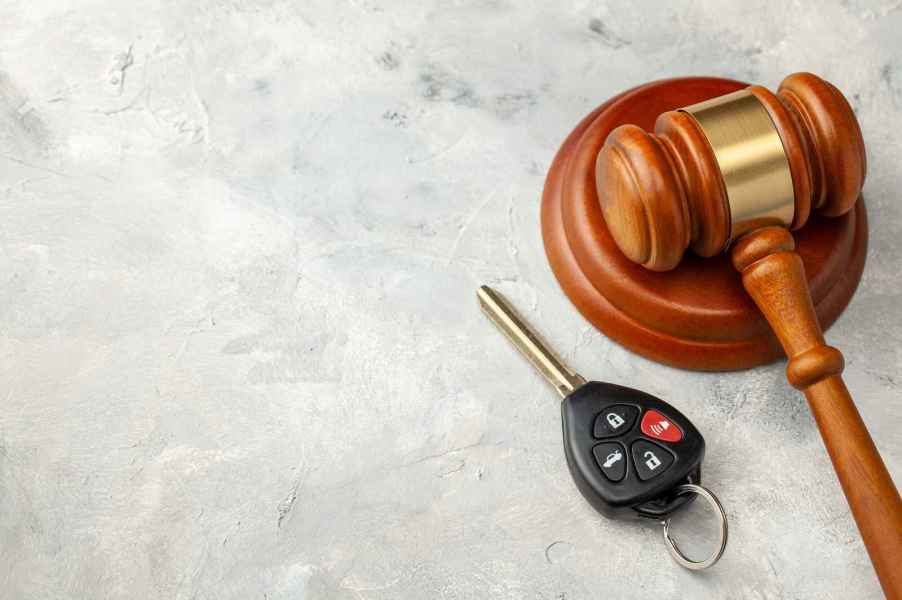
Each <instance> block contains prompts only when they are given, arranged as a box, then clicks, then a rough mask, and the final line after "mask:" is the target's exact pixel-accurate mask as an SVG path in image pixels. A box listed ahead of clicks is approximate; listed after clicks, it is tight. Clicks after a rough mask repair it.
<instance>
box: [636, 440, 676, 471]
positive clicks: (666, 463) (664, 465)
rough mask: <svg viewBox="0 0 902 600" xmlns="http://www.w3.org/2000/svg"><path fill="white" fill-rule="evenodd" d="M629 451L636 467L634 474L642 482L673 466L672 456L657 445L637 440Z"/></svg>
mask: <svg viewBox="0 0 902 600" xmlns="http://www.w3.org/2000/svg"><path fill="white" fill-rule="evenodd" d="M631 450H632V453H633V464H635V465H636V472H637V473H638V474H639V479H641V480H642V481H648V480H649V479H651V478H652V477H657V476H658V475H660V474H661V473H663V472H664V471H666V470H667V469H668V468H669V467H670V465H672V464H673V454H671V453H670V451H669V450H666V449H665V448H663V447H662V446H659V445H657V444H653V443H651V442H647V441H645V440H638V441H636V442H635V443H634V444H633V447H632V448H631Z"/></svg>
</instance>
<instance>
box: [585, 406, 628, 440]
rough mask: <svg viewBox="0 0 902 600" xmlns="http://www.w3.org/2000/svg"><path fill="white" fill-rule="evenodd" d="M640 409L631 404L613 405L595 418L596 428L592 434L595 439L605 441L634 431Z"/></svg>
mask: <svg viewBox="0 0 902 600" xmlns="http://www.w3.org/2000/svg"><path fill="white" fill-rule="evenodd" d="M638 416H639V409H638V408H636V407H635V406H630V405H629V404H613V405H611V406H608V407H607V408H605V409H604V410H603V411H601V412H600V413H599V414H598V416H597V417H595V427H594V430H593V432H592V434H593V435H594V436H595V439H598V440H600V439H603V438H608V437H614V436H616V435H622V434H624V433H626V432H627V431H629V430H630V429H632V427H633V423H635V422H636V417H638Z"/></svg>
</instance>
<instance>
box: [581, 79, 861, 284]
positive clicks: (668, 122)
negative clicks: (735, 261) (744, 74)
mask: <svg viewBox="0 0 902 600" xmlns="http://www.w3.org/2000/svg"><path fill="white" fill-rule="evenodd" d="M595 167H596V171H595V175H596V185H597V189H598V199H599V202H600V204H601V209H602V212H603V213H604V218H605V222H606V224H607V227H608V230H609V231H610V233H611V236H612V237H613V238H614V240H615V241H616V243H617V245H618V246H619V247H620V249H621V250H622V251H623V253H624V254H625V255H626V256H627V257H628V258H629V259H630V260H632V261H633V262H636V263H639V264H641V265H643V266H645V267H647V268H649V269H652V270H654V271H667V270H670V269H672V268H674V267H675V266H676V265H677V264H678V263H679V262H680V259H681V258H682V256H683V253H684V252H685V250H686V248H691V249H692V250H693V251H694V252H695V253H696V254H698V255H700V256H713V255H715V254H717V253H719V252H722V251H724V250H725V249H726V248H727V247H728V246H729V245H730V243H731V242H732V241H734V240H736V239H738V238H739V237H741V236H742V235H744V234H746V233H748V232H750V231H753V230H755V229H758V228H760V227H764V226H769V225H780V226H783V227H787V228H790V229H798V228H799V227H802V226H803V225H804V224H805V223H806V222H807V221H808V217H809V216H810V215H811V212H812V211H817V212H818V213H821V214H824V215H827V216H839V215H842V214H844V213H845V212H847V211H848V210H849V209H851V208H852V206H853V205H854V204H855V201H856V200H857V199H858V196H859V194H860V192H861V187H862V185H863V183H864V177H865V170H866V159H865V149H864V141H863V140H862V137H861V129H860V128H859V126H858V121H857V120H856V118H855V114H854V113H853V112H852V108H851V107H850V106H849V103H848V102H847V101H846V99H845V98H844V97H843V95H842V94H841V93H840V92H839V90H837V89H836V88H835V87H834V86H833V85H831V84H830V83H828V82H827V81H824V80H823V79H821V78H819V77H817V76H816V75H812V74H810V73H796V74H793V75H790V76H789V77H787V78H786V79H784V80H783V81H782V83H781V84H780V87H779V88H778V90H777V93H776V94H774V93H772V92H770V91H768V90H767V89H765V88H763V87H760V86H754V85H753V86H751V87H748V88H745V89H743V90H740V91H738V92H733V93H732V94H727V95H725V96H720V97H718V98H713V99H711V100H708V101H706V102H702V103H700V104H694V105H692V106H687V107H685V108H681V109H678V110H673V111H669V112H665V113H663V114H661V115H660V116H659V117H658V119H657V121H656V123H655V131H654V133H648V132H646V131H645V130H643V129H641V128H640V127H637V126H635V125H622V126H620V127H618V128H617V129H615V130H613V131H612V132H611V133H610V135H609V136H608V138H607V140H606V141H605V143H604V146H603V147H602V149H601V151H600V152H599V154H598V158H597V161H596V165H595Z"/></svg>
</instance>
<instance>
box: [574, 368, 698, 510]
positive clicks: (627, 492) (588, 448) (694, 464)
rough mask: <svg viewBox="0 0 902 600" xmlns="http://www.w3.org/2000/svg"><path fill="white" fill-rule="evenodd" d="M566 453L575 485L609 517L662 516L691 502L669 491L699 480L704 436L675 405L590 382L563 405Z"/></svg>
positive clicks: (636, 391) (624, 389)
mask: <svg viewBox="0 0 902 600" xmlns="http://www.w3.org/2000/svg"><path fill="white" fill-rule="evenodd" d="M561 413H562V416H563V430H564V452H565V453H566V455H567V465H568V466H569V468H570V473H571V474H572V475H573V479H574V481H575V482H576V486H577V487H578V488H579V491H580V492H582V495H583V496H585V498H586V500H588V501H589V503H590V504H591V505H592V506H593V507H595V509H596V510H598V511H599V512H600V513H602V514H603V515H605V516H606V517H609V518H615V519H632V518H651V519H657V520H661V519H664V518H666V517H667V516H668V515H669V514H671V513H672V512H674V511H675V510H677V509H678V508H680V507H681V506H683V505H684V504H686V503H687V502H689V501H691V499H692V496H686V495H681V496H674V495H672V494H669V493H668V492H670V491H671V490H673V489H674V488H675V487H676V486H678V485H680V484H683V483H694V484H699V483H700V480H701V464H702V459H703V458H704V456H705V440H704V438H702V435H701V433H699V431H698V430H697V429H696V428H695V427H694V426H693V425H692V423H691V422H690V421H689V419H687V418H686V417H685V416H683V414H682V413H680V412H679V411H678V410H676V409H675V408H674V407H673V406H671V405H670V404H667V403H666V402H664V401H663V400H661V399H659V398H656V397H655V396H652V395H651V394H646V393H645V392H640V391H639V390H634V389H631V388H627V387H623V386H620V385H614V384H611V383H602V382H598V381H590V382H588V383H586V384H584V385H582V386H580V387H578V388H577V389H576V390H574V391H573V392H572V393H571V394H570V395H568V396H567V397H566V398H564V400H563V402H562V403H561Z"/></svg>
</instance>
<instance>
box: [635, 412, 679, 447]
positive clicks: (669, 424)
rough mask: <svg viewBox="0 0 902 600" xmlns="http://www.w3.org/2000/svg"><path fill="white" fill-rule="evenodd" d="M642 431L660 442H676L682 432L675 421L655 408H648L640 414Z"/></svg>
mask: <svg viewBox="0 0 902 600" xmlns="http://www.w3.org/2000/svg"><path fill="white" fill-rule="evenodd" d="M641 427H642V433H644V434H645V435H647V436H648V437H650V438H653V439H656V440H661V441H662V442H678V441H680V440H681V439H683V432H682V431H680V428H679V427H677V425H676V423H674V422H673V421H671V420H670V419H668V418H667V417H665V416H664V415H662V414H661V413H659V412H658V411H656V410H649V411H647V412H646V413H645V415H643V416H642V425H641Z"/></svg>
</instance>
